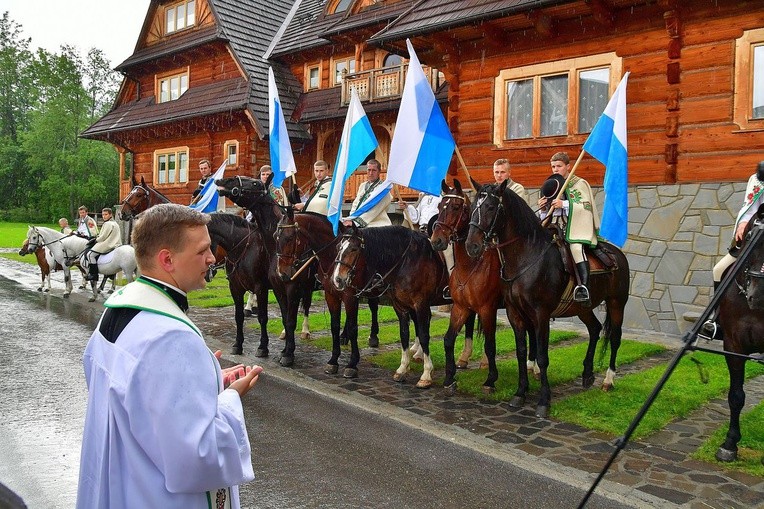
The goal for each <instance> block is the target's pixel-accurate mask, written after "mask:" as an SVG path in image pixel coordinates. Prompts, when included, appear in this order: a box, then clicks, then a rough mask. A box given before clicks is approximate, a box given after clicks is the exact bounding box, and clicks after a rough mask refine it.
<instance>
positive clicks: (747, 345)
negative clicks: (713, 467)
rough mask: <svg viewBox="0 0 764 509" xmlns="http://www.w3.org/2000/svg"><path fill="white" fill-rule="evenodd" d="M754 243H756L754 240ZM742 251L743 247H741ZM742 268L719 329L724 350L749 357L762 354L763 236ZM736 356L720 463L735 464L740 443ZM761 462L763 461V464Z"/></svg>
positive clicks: (740, 375) (723, 304)
mask: <svg viewBox="0 0 764 509" xmlns="http://www.w3.org/2000/svg"><path fill="white" fill-rule="evenodd" d="M763 216H764V208H760V209H759V211H758V214H757V216H756V218H755V221H750V222H749V223H748V232H747V234H746V242H750V241H752V240H751V233H752V232H753V231H755V230H757V229H758V230H760V229H762V228H764V223H762V221H763V220H764V217H763ZM753 241H756V240H755V239H754V240H753ZM743 247H745V246H743ZM741 261H742V262H743V263H745V265H744V266H742V267H736V265H733V266H732V267H730V269H733V268H738V269H739V271H738V273H737V275H736V277H735V284H731V285H730V286H729V287H728V288H727V290H726V291H725V292H724V295H722V297H721V301H720V302H719V318H718V319H719V325H720V327H721V329H722V334H723V338H724V350H725V351H727V352H733V353H736V354H743V355H751V354H754V353H761V352H764V235H759V236H758V241H757V242H756V245H753V246H752V251H751V252H750V255H749V256H748V257H747V259H746V260H744V261H743V260H742V258H741ZM746 360H747V359H746V358H744V357H739V356H730V355H727V356H726V361H727V370H728V371H729V377H730V388H729V392H728V394H727V403H728V404H729V408H730V425H729V431H727V436H726V438H725V440H724V443H723V444H722V445H721V446H720V447H719V449H718V450H717V451H716V459H718V460H719V461H725V462H727V461H735V460H736V459H737V444H738V442H740V437H741V433H740V412H741V410H742V409H743V405H745V391H744V390H743V381H744V380H745V361H746ZM763 461H764V460H763Z"/></svg>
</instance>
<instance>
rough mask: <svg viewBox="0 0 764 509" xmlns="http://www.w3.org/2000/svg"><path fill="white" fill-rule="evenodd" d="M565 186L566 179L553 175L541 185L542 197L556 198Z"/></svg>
mask: <svg viewBox="0 0 764 509" xmlns="http://www.w3.org/2000/svg"><path fill="white" fill-rule="evenodd" d="M563 185H565V177H563V176H562V175H559V174H557V173H553V174H552V175H550V176H549V177H548V178H547V179H546V180H545V181H544V183H543V184H542V185H541V196H543V197H544V198H556V197H557V193H559V192H560V189H562V186H563ZM563 196H565V193H563Z"/></svg>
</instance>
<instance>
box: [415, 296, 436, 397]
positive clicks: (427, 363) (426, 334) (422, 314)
mask: <svg viewBox="0 0 764 509" xmlns="http://www.w3.org/2000/svg"><path fill="white" fill-rule="evenodd" d="M431 319H432V311H431V310H430V306H429V305H428V303H425V304H424V305H422V306H421V307H420V309H418V310H417V312H416V322H415V324H416V331H417V333H418V334H419V335H420V340H419V342H420V343H421V345H422V352H423V354H424V365H423V366H422V376H420V377H419V381H418V382H417V384H416V386H417V387H419V388H420V389H427V388H429V387H431V386H432V370H433V368H434V366H433V365H432V358H431V357H430V320H431Z"/></svg>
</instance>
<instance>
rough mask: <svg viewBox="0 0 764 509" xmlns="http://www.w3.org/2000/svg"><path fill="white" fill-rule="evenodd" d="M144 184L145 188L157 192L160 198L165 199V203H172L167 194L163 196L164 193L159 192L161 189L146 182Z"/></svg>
mask: <svg viewBox="0 0 764 509" xmlns="http://www.w3.org/2000/svg"><path fill="white" fill-rule="evenodd" d="M145 186H146V189H148V190H149V191H153V192H155V193H156V194H158V195H159V196H161V197H162V198H164V199H165V200H167V203H172V200H171V199H169V198H168V197H167V196H165V195H164V194H162V192H161V191H159V189H157V188H155V187H151V186H150V185H148V184H146V185H145ZM138 187H141V185H140V184H138Z"/></svg>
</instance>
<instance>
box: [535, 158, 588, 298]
mask: <svg viewBox="0 0 764 509" xmlns="http://www.w3.org/2000/svg"><path fill="white" fill-rule="evenodd" d="M550 164H551V166H552V173H554V174H557V175H560V176H561V177H562V178H567V177H568V173H570V157H568V154H567V153H566V152H557V153H556V154H554V155H553V156H552V158H551V160H550ZM566 194H567V197H565V196H561V197H560V198H545V197H541V198H539V201H538V205H539V207H541V208H544V207H546V206H547V202H549V203H550V204H551V208H552V209H553V210H554V209H560V210H562V217H563V218H565V219H566V226H565V227H564V228H563V231H564V232H565V239H566V240H567V241H568V243H569V244H570V253H571V255H572V256H573V261H574V262H575V264H576V269H577V270H578V274H579V277H580V279H581V284H580V285H578V286H576V288H575V289H574V290H573V300H574V301H576V302H583V303H586V302H590V298H589V288H588V284H589V262H588V261H587V260H586V254H585V252H584V245H585V244H586V245H588V246H592V247H594V246H596V245H597V234H598V232H599V228H600V218H599V214H598V213H597V204H596V203H595V202H594V194H593V193H592V188H591V187H590V186H589V183H588V182H587V181H586V180H584V179H582V178H581V177H579V176H578V175H574V176H573V177H571V179H570V181H569V182H568V187H567V189H566ZM562 198H566V199H562Z"/></svg>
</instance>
